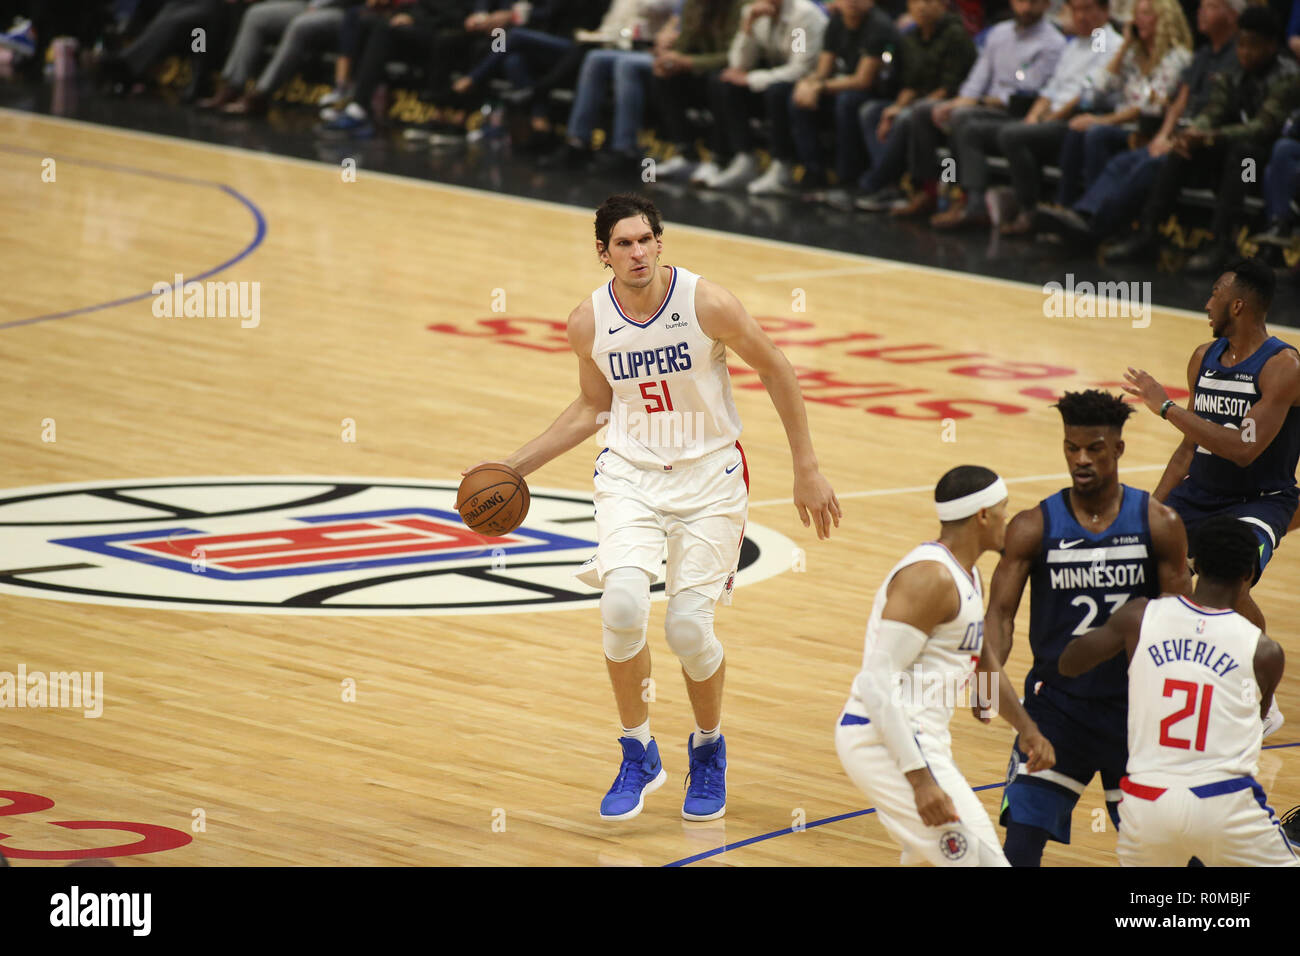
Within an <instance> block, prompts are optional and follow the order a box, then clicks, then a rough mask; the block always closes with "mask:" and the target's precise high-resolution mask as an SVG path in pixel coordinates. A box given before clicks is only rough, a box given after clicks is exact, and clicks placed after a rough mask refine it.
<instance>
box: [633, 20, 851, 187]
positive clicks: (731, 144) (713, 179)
mask: <svg viewBox="0 0 1300 956" xmlns="http://www.w3.org/2000/svg"><path fill="white" fill-rule="evenodd" d="M825 32H826V15H825V14H824V13H822V11H821V9H820V8H819V7H818V6H817V5H816V4H815V3H813V2H812V0H755V2H753V3H750V4H748V5H747V6H746V7H745V8H744V9H743V10H742V11H741V15H740V29H739V30H737V31H736V35H735V37H733V38H732V41H731V50H730V51H729V52H728V54H727V68H726V69H724V70H721V71H719V72H718V73H715V74H713V75H712V76H711V77H710V78H709V105H710V109H711V111H712V113H713V117H714V122H715V123H716V126H717V131H716V136H715V142H716V146H715V149H714V150H713V156H712V157H710V161H709V163H708V164H705V165H706V166H710V165H711V167H712V168H711V169H706V170H704V172H703V174H702V175H700V176H698V177H696V181H697V182H700V183H701V184H702V185H704V186H707V187H710V188H713V189H741V188H744V187H747V186H749V184H750V183H752V182H754V181H755V180H756V179H757V178H758V175H759V163H758V157H757V155H755V149H756V147H757V144H756V143H755V135H754V129H753V127H752V126H751V125H750V119H751V118H752V117H753V116H755V115H758V116H766V117H767V118H768V119H769V120H770V125H771V130H772V156H773V160H772V166H771V167H770V168H769V169H771V168H775V170H776V172H774V173H772V174H771V176H772V177H774V178H776V179H778V180H781V181H782V182H783V184H784V183H788V182H790V181H792V179H791V177H790V173H789V166H790V159H791V157H792V155H793V150H794V141H793V139H792V138H791V135H790V95H791V92H792V91H793V90H794V85H795V83H796V82H797V81H798V80H799V79H801V78H802V77H803V76H805V75H806V74H807V73H809V72H810V71H811V70H812V69H813V67H814V66H815V65H816V63H817V58H818V56H819V55H820V54H821V49H822V38H823V35H824V34H825ZM778 156H779V157H783V158H777V157H778ZM674 162H678V163H681V164H682V165H681V166H674V165H673V164H674ZM688 165H690V161H689V160H688V159H686V158H685V157H684V156H681V155H680V154H679V155H678V156H674V157H673V158H672V159H670V160H668V162H667V163H664V164H663V165H661V166H660V167H659V174H660V175H661V176H669V177H671V176H673V175H674V174H680V173H679V171H680V172H688V170H686V168H685V167H686V166H688ZM689 172H690V173H694V172H695V170H693V169H692V170H689Z"/></svg>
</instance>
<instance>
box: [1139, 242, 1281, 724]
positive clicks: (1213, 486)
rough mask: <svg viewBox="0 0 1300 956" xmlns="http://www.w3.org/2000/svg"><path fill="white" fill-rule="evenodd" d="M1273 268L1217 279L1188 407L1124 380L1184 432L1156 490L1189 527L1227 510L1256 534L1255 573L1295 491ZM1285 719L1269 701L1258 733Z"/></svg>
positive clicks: (1250, 610) (1247, 603)
mask: <svg viewBox="0 0 1300 956" xmlns="http://www.w3.org/2000/svg"><path fill="white" fill-rule="evenodd" d="M1275 285H1276V280H1275V279H1274V276H1273V270H1272V269H1271V268H1269V266H1267V265H1265V264H1264V263H1263V262H1261V261H1260V260H1259V259H1241V260H1239V261H1237V262H1235V263H1233V264H1232V265H1230V266H1229V267H1228V268H1227V270H1226V271H1225V272H1224V273H1223V274H1222V275H1221V276H1219V278H1218V281H1216V282H1215V283H1214V288H1213V289H1212V290H1211V291H1210V299H1209V301H1208V302H1207V303H1206V304H1205V311H1206V313H1207V314H1208V316H1209V319H1210V332H1211V334H1213V336H1214V339H1213V340H1212V341H1210V342H1206V343H1205V344H1204V345H1201V346H1198V347H1197V349H1196V351H1194V352H1193V353H1192V358H1191V360H1190V361H1189V362H1188V363H1187V388H1188V391H1189V392H1190V393H1191V394H1190V395H1189V396H1188V400H1187V407H1186V408H1180V407H1179V406H1178V405H1177V404H1175V403H1174V401H1173V399H1171V398H1169V396H1168V394H1167V393H1166V392H1165V389H1164V387H1163V386H1162V385H1161V384H1160V383H1159V382H1157V381H1156V380H1155V379H1154V378H1153V377H1152V376H1151V375H1150V374H1149V373H1148V372H1146V371H1145V370H1143V369H1134V368H1130V369H1129V370H1128V373H1127V374H1126V375H1125V376H1124V377H1125V378H1126V379H1127V380H1128V384H1127V385H1126V386H1125V387H1124V390H1125V391H1127V392H1128V393H1129V394H1130V395H1136V396H1137V397H1138V398H1140V399H1142V401H1143V403H1144V404H1145V405H1146V406H1147V408H1149V409H1151V411H1153V412H1155V413H1156V414H1157V415H1159V416H1160V417H1161V418H1163V419H1165V420H1166V421H1168V422H1169V423H1170V424H1171V425H1173V426H1174V427H1175V428H1177V429H1178V430H1179V431H1180V432H1182V433H1183V440H1182V442H1181V443H1180V444H1179V445H1178V447H1177V448H1176V449H1175V450H1174V454H1173V456H1172V457H1171V458H1170V459H1169V465H1168V467H1167V468H1165V473H1164V476H1163V477H1162V478H1161V479H1160V484H1159V485H1157V486H1156V490H1155V492H1154V496H1155V498H1156V499H1157V500H1158V501H1162V502H1164V503H1165V504H1167V505H1169V507H1171V508H1173V509H1174V511H1176V512H1178V515H1179V516H1180V517H1181V518H1182V519H1183V524H1184V525H1185V526H1186V528H1187V533H1188V534H1189V535H1191V536H1193V537H1194V536H1195V535H1196V529H1197V528H1198V527H1199V526H1200V525H1201V524H1202V523H1203V522H1204V521H1205V520H1206V519H1208V518H1212V517H1214V516H1215V515H1221V514H1227V515H1231V516H1233V517H1234V518H1239V519H1240V520H1241V521H1243V522H1245V523H1246V524H1248V525H1249V526H1250V529H1251V530H1252V531H1253V532H1254V533H1255V538H1256V540H1257V541H1258V542H1259V558H1258V561H1257V562H1256V566H1255V578H1254V582H1255V583H1258V581H1259V578H1260V575H1261V574H1263V572H1264V568H1265V566H1266V565H1267V564H1268V562H1269V559H1270V558H1272V557H1273V552H1274V551H1275V550H1276V549H1277V547H1278V545H1279V544H1280V543H1281V541H1282V536H1283V535H1284V534H1286V532H1287V530H1288V528H1289V526H1290V524H1291V521H1292V518H1293V517H1294V516H1295V514H1296V505H1297V502H1298V501H1300V493H1298V492H1297V489H1296V480H1295V471H1296V462H1297V460H1298V459H1300V354H1297V352H1296V349H1295V346H1293V345H1289V344H1287V343H1286V342H1283V341H1282V340H1281V339H1279V338H1277V337H1275V336H1272V335H1269V334H1268V329H1267V328H1266V327H1265V324H1264V322H1265V316H1266V314H1267V313H1268V307H1269V305H1270V304H1271V303H1272V301H1273V289H1274V286H1275ZM1233 610H1234V611H1236V612H1237V613H1238V614H1240V615H1242V616H1243V617H1244V618H1246V619H1247V620H1248V621H1250V622H1251V623H1252V624H1254V625H1255V626H1256V627H1258V628H1259V629H1260V630H1265V622H1264V615H1263V613H1262V612H1261V611H1260V609H1259V605H1257V604H1256V603H1255V601H1254V599H1253V598H1252V597H1251V596H1250V594H1249V593H1247V594H1245V595H1244V596H1243V597H1242V599H1241V603H1239V604H1238V605H1237V606H1236V607H1235V608H1233ZM1281 726H1282V714H1281V712H1280V711H1279V710H1278V709H1277V704H1276V701H1275V702H1274V705H1273V708H1272V709H1271V710H1270V711H1269V715H1268V717H1267V718H1266V719H1265V721H1264V735H1265V736H1268V735H1269V734H1271V733H1274V732H1276V731H1277V729H1278V728H1279V727H1281Z"/></svg>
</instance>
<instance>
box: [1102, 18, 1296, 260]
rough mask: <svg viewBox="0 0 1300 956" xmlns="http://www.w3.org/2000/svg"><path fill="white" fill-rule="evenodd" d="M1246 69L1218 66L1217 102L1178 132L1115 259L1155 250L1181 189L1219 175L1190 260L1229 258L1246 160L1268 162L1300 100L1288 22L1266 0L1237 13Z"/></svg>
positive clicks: (1241, 55) (1240, 54)
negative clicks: (1202, 245) (1138, 221)
mask: <svg viewBox="0 0 1300 956" xmlns="http://www.w3.org/2000/svg"><path fill="white" fill-rule="evenodd" d="M1237 24H1238V31H1237V58H1238V60H1239V61H1240V63H1241V71H1240V72H1239V73H1223V74H1219V75H1218V76H1217V77H1216V79H1215V85H1214V89H1213V91H1212V92H1211V94H1210V102H1209V103H1208V104H1207V105H1206V107H1205V109H1204V110H1202V111H1201V113H1200V114H1199V115H1197V116H1196V117H1195V118H1194V119H1193V120H1192V121H1191V123H1190V124H1188V125H1187V126H1186V127H1185V128H1183V129H1181V130H1180V131H1179V132H1178V133H1176V134H1175V135H1174V138H1173V148H1172V150H1171V151H1170V153H1169V155H1168V156H1167V157H1166V159H1165V162H1164V164H1163V165H1161V166H1160V168H1159V170H1158V172H1157V174H1156V178H1155V184H1154V187H1153V188H1152V191H1151V194H1150V196H1149V197H1148V199H1147V201H1146V203H1145V204H1144V206H1143V208H1142V225H1141V228H1140V229H1139V231H1138V233H1137V234H1136V235H1135V236H1134V237H1133V238H1132V239H1130V240H1128V241H1126V242H1125V243H1124V244H1123V245H1122V246H1121V247H1119V248H1117V249H1114V250H1112V251H1111V252H1110V253H1109V256H1108V257H1109V258H1110V259H1113V260H1117V261H1118V260H1124V259H1140V258H1148V257H1150V256H1151V255H1153V254H1154V252H1155V251H1156V248H1157V246H1158V238H1157V233H1156V227H1157V226H1158V225H1159V223H1161V222H1162V221H1163V220H1164V219H1165V218H1166V217H1168V216H1169V215H1170V214H1171V213H1172V212H1173V210H1174V206H1175V204H1176V203H1177V201H1178V193H1179V190H1180V189H1182V188H1183V187H1184V186H1187V185H1193V184H1197V185H1212V184H1214V183H1215V182H1216V181H1217V184H1218V190H1217V193H1216V195H1215V206H1214V220H1213V225H1212V226H1211V232H1212V234H1213V238H1212V239H1211V242H1210V246H1209V248H1208V249H1206V250H1205V251H1204V252H1201V253H1198V254H1197V255H1195V256H1193V257H1192V258H1191V259H1190V260H1189V261H1188V263H1187V268H1188V270H1189V271H1191V272H1202V273H1203V272H1212V271H1214V270H1215V269H1217V268H1219V267H1220V266H1221V265H1222V264H1223V262H1224V261H1226V259H1227V257H1228V254H1229V250H1230V248H1231V240H1232V233H1231V227H1232V225H1233V223H1234V221H1236V219H1237V218H1238V217H1239V216H1240V214H1241V210H1242V202H1243V200H1244V199H1245V196H1246V188H1247V183H1246V182H1245V181H1244V180H1245V179H1246V177H1244V176H1243V175H1242V168H1243V163H1244V162H1245V161H1246V160H1247V159H1250V160H1253V161H1254V162H1255V163H1256V164H1257V165H1261V166H1262V165H1263V164H1264V161H1265V159H1266V157H1267V156H1268V154H1269V151H1270V149H1271V148H1272V145H1273V141H1274V140H1275V139H1276V138H1277V136H1278V134H1279V133H1280V131H1281V129H1282V123H1283V121H1284V120H1285V119H1286V118H1287V117H1288V116H1289V115H1290V114H1291V113H1292V111H1294V110H1295V109H1296V108H1297V107H1300V70H1297V67H1296V64H1295V61H1294V60H1292V59H1290V58H1288V57H1281V56H1279V55H1278V54H1279V50H1280V49H1281V46H1282V30H1281V27H1280V26H1279V25H1278V21H1277V18H1276V17H1274V16H1273V14H1272V13H1271V12H1270V11H1269V10H1268V9H1267V8H1265V7H1247V8H1246V10H1245V11H1244V12H1243V13H1242V14H1241V16H1240V17H1239V18H1238V21H1237Z"/></svg>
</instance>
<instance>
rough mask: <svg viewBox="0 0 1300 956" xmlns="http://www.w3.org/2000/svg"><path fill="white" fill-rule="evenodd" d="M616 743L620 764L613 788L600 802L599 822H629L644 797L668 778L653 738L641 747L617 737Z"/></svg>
mask: <svg viewBox="0 0 1300 956" xmlns="http://www.w3.org/2000/svg"><path fill="white" fill-rule="evenodd" d="M618 742H619V743H620V744H622V745H623V764H622V766H620V767H619V768H618V776H617V777H615V778H614V785H613V786H612V787H610V788H609V793H607V794H605V799H604V800H602V801H600V816H601V819H603V820H631V819H632V818H633V817H634V816H636V815H637V814H638V813H640V812H641V808H642V807H643V806H644V805H645V795H646V794H647V793H654V792H655V791H656V790H658V789H659V788H660V787H662V786H663V785H664V781H666V780H667V779H668V774H667V772H666V771H665V770H664V765H663V763H662V762H661V761H660V760H659V745H658V744H657V743H655V741H654V738H653V737H652V738H651V739H650V746H649V747H643V746H642V745H641V741H639V740H637V739H636V738H635V737H619V738H618Z"/></svg>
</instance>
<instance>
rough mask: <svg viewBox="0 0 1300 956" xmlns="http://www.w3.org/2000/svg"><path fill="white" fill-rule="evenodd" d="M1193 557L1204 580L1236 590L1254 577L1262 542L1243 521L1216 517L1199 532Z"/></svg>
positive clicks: (1200, 528)
mask: <svg viewBox="0 0 1300 956" xmlns="http://www.w3.org/2000/svg"><path fill="white" fill-rule="evenodd" d="M1192 553H1193V554H1195V555H1196V573H1197V574H1199V575H1200V576H1201V577H1202V578H1206V579H1208V580H1210V581H1214V582H1215V583H1217V584H1223V585H1227V586H1229V587H1236V586H1237V585H1238V584H1240V583H1241V582H1242V579H1244V578H1253V577H1254V576H1255V563H1256V562H1257V561H1258V560H1259V539H1257V538H1256V537H1255V532H1253V531H1251V530H1250V528H1248V527H1247V526H1246V523H1245V522H1244V521H1242V520H1241V519H1240V518H1234V517H1232V516H1231V515H1215V516H1214V517H1213V518H1208V519H1207V520H1206V521H1205V523H1204V524H1202V525H1201V526H1200V527H1199V528H1197V529H1196V534H1195V536H1194V539H1193V547H1192Z"/></svg>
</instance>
